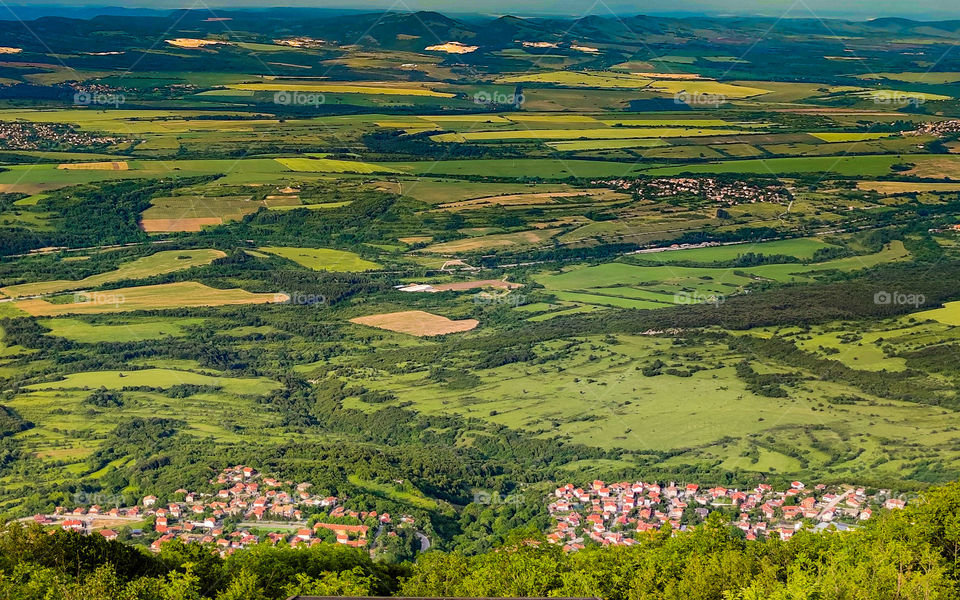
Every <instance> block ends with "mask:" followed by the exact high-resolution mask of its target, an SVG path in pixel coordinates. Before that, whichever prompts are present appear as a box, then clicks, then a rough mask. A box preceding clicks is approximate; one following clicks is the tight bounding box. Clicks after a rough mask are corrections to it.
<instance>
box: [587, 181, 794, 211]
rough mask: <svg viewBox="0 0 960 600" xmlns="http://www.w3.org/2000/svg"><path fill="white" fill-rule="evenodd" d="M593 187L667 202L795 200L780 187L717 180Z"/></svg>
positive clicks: (612, 183) (646, 182) (623, 182)
mask: <svg viewBox="0 0 960 600" xmlns="http://www.w3.org/2000/svg"><path fill="white" fill-rule="evenodd" d="M592 183H593V184H594V185H604V186H607V187H611V188H614V189H620V190H635V191H636V192H637V193H638V194H640V196H641V197H649V198H666V197H673V196H682V195H686V196H691V195H692V196H699V197H702V198H704V199H706V200H708V201H710V202H716V203H718V204H726V205H728V206H733V205H735V204H744V203H755V202H770V203H776V204H787V203H789V202H790V200H791V195H790V192H789V191H788V190H787V188H785V187H783V186H782V185H779V184H771V185H757V184H754V183H747V182H745V181H726V180H722V179H718V178H714V177H658V178H654V179H603V180H597V181H593V182H592Z"/></svg>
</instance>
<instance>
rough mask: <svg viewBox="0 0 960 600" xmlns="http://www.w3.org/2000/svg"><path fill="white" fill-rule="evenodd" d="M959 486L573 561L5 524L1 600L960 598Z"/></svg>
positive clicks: (534, 539)
mask: <svg viewBox="0 0 960 600" xmlns="http://www.w3.org/2000/svg"><path fill="white" fill-rule="evenodd" d="M958 558H960V484H950V485H948V486H945V487H942V488H937V489H932V490H930V491H928V492H927V493H925V494H924V495H923V496H922V498H921V499H920V500H919V501H918V502H917V503H915V504H914V505H911V506H909V507H908V508H906V509H905V510H902V511H892V512H887V513H884V514H882V515H881V516H880V517H879V518H877V519H875V520H872V521H870V522H868V523H867V524H865V525H864V526H863V527H861V528H859V529H856V530H854V531H849V532H834V533H828V534H817V533H813V532H809V531H801V532H798V533H797V534H796V535H794V536H793V537H792V538H791V539H790V540H788V541H780V540H779V539H776V538H771V539H767V540H762V541H747V540H745V539H744V537H743V535H742V533H741V532H740V531H739V530H737V529H734V528H730V527H727V526H726V525H725V524H724V523H723V522H722V521H721V519H719V518H710V519H708V520H707V522H706V523H704V524H703V525H701V526H699V527H697V528H695V529H693V530H691V531H689V532H685V533H679V532H671V531H670V530H669V529H662V530H660V531H655V532H650V533H649V534H647V535H646V536H645V537H644V538H643V539H642V540H641V541H640V542H639V543H638V544H637V545H635V546H633V547H617V548H603V547H600V546H593V547H588V548H586V549H585V550H582V551H580V552H575V553H569V554H564V553H563V551H562V550H561V549H560V547H559V546H557V545H555V544H550V543H548V542H547V541H546V540H545V539H544V538H542V537H541V536H540V534H539V533H538V532H536V531H531V530H529V529H527V530H522V529H521V530H515V531H514V532H513V533H512V534H511V535H510V536H509V538H508V540H507V541H506V542H505V543H504V544H503V545H502V546H500V547H498V548H495V549H493V550H492V551H490V552H486V553H483V554H479V555H476V556H469V557H468V556H465V555H463V554H460V553H457V552H454V553H443V552H428V553H426V554H423V555H421V556H420V557H419V558H418V560H417V562H416V563H414V564H412V565H411V564H404V565H388V564H383V563H378V562H374V561H373V560H371V559H370V557H369V555H367V554H366V553H365V552H362V551H358V550H355V549H351V548H345V547H338V546H335V545H327V544H321V545H317V546H313V547H310V548H289V547H286V546H284V545H280V546H277V547H270V546H266V545H261V546H257V547H254V548H252V549H251V550H250V551H247V552H242V553H236V554H233V555H231V556H228V557H225V558H222V557H220V556H219V554H217V553H216V551H215V550H214V549H213V548H211V547H204V546H200V545H183V544H181V543H179V542H176V541H174V542H170V543H168V544H166V545H164V546H163V548H162V550H161V551H160V552H159V553H158V554H156V555H149V554H146V553H144V552H142V551H141V550H138V549H135V548H131V547H129V546H125V545H123V544H120V543H118V542H110V541H106V540H104V539H103V538H102V537H100V536H81V535H79V534H76V533H73V532H64V531H57V532H53V533H46V532H44V531H42V530H41V529H40V528H39V527H34V526H31V527H24V526H22V525H20V524H15V523H11V524H8V525H7V526H6V527H5V528H4V529H3V531H2V533H0V594H2V597H4V598H9V599H11V600H20V599H23V600H27V599H31V600H32V599H33V598H41V597H42V598H50V599H56V600H60V599H63V600H73V599H80V598H83V599H86V600H100V599H104V600H106V599H111V600H112V599H115V598H123V599H124V600H141V599H142V600H154V599H157V600H173V599H178V600H179V599H196V600H204V599H216V600H228V599H230V600H232V599H237V600H240V599H244V600H272V599H277V598H285V597H287V596H289V595H293V594H313V595H332V596H337V595H360V596H365V595H405V596H447V597H458V596H459V597H462V596H490V597H497V596H538V597H545V596H557V597H570V596H580V597H590V596H595V597H599V598H604V599H606V600H646V599H651V600H652V599H655V598H656V599H677V600H681V599H683V600H688V599H695V600H760V599H776V600H796V599H802V600H816V599H821V598H843V599H850V600H860V599H862V600H908V599H910V600H912V599H917V600H920V599H923V600H936V599H948V598H955V597H956V595H957V593H958V592H960V581H958V575H960V567H958V563H957V561H958Z"/></svg>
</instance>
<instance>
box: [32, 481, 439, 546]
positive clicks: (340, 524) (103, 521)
mask: <svg viewBox="0 0 960 600" xmlns="http://www.w3.org/2000/svg"><path fill="white" fill-rule="evenodd" d="M210 483H211V484H212V485H214V486H215V487H218V488H219V490H218V491H216V492H214V493H198V492H192V491H188V490H186V489H183V488H181V489H178V490H176V492H174V494H173V495H172V499H171V500H170V501H167V502H161V501H160V500H159V499H158V498H157V497H156V496H154V495H148V496H144V497H143V498H142V499H140V501H139V503H137V504H136V505H135V506H112V507H109V508H108V507H107V506H101V505H100V504H92V505H83V504H79V505H78V506H77V507H76V508H73V509H72V510H67V509H65V508H63V507H57V509H56V510H55V512H54V513H53V514H50V515H35V516H34V517H32V520H33V521H35V522H36V523H38V524H40V525H42V526H49V527H59V528H62V529H65V530H71V531H77V532H80V533H83V534H88V535H94V534H95V535H102V536H103V537H104V538H106V539H108V540H115V539H118V538H120V532H119V531H118V530H120V529H126V530H127V531H128V532H129V539H128V540H126V541H131V540H135V539H141V540H143V541H144V542H147V541H149V548H150V550H153V551H154V552H158V551H160V548H161V546H162V545H163V544H164V543H166V542H169V541H171V540H174V539H177V540H180V541H182V542H184V543H199V544H212V545H215V546H216V547H217V548H218V549H219V551H220V553H221V554H230V553H232V552H235V551H237V550H240V549H243V548H247V547H249V546H252V545H255V544H259V543H269V544H271V545H277V544H278V543H280V542H286V543H287V544H289V545H290V546H292V547H299V546H303V547H307V546H313V545H316V544H320V543H336V544H342V545H345V546H350V547H354V548H372V542H373V541H375V540H376V539H377V538H379V537H380V536H382V535H386V536H388V537H397V536H398V535H403V536H404V537H410V536H416V537H418V538H420V540H421V542H422V540H425V539H426V537H425V536H423V534H422V533H420V532H419V531H418V530H417V529H416V528H415V525H416V519H415V518H414V517H412V516H410V515H401V516H399V517H398V518H396V519H394V517H392V516H391V515H390V514H389V513H378V512H377V511H375V510H370V511H356V510H348V509H346V508H345V507H344V506H343V504H342V502H343V500H345V498H338V497H336V496H326V495H323V494H314V493H312V492H311V489H312V488H313V487H314V486H313V484H311V483H309V482H302V483H295V482H292V481H278V480H277V479H274V478H273V477H267V476H264V475H262V474H261V473H259V472H257V471H255V470H254V469H253V468H251V467H246V466H243V465H237V466H234V467H230V468H227V469H224V470H223V471H222V472H221V473H219V475H218V476H217V477H216V478H215V479H211V480H210ZM92 499H93V500H97V499H98V497H97V496H92ZM28 520H29V519H28ZM427 546H429V543H427Z"/></svg>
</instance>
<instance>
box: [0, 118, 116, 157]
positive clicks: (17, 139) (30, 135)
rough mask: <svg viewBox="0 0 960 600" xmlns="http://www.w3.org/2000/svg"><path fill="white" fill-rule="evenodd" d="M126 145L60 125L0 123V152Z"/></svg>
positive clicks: (110, 136) (102, 135)
mask: <svg viewBox="0 0 960 600" xmlns="http://www.w3.org/2000/svg"><path fill="white" fill-rule="evenodd" d="M124 141H125V140H124V139H123V138H121V137H119V136H112V135H105V134H98V133H86V132H82V131H77V130H76V129H75V128H73V127H71V126H69V125H63V124H60V123H20V122H12V121H3V122H0V149H2V150H45V149H50V148H61V147H71V148H72V147H107V146H112V145H116V144H119V143H121V142H124Z"/></svg>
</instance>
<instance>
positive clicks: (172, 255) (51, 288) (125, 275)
mask: <svg viewBox="0 0 960 600" xmlns="http://www.w3.org/2000/svg"><path fill="white" fill-rule="evenodd" d="M224 256H226V253H225V252H223V251H221V250H211V249H203V250H164V251H161V252H157V253H155V254H151V255H149V256H144V257H142V258H138V259H135V260H133V261H130V262H128V263H124V264H121V265H120V266H119V267H118V268H117V269H115V270H113V271H108V272H106V273H100V274H98V275H91V276H89V277H86V278H84V279H79V280H77V281H66V280H56V281H40V282H36V283H24V284H20V285H11V286H7V287H4V288H0V292H3V294H5V295H6V296H9V297H13V298H16V297H23V296H42V295H48V294H54V293H57V292H63V291H68V290H79V289H84V288H92V287H97V286H100V285H103V284H106V283H111V282H114V281H122V280H125V279H145V278H147V277H153V276H155V275H163V274H165V273H173V272H175V271H180V270H183V269H190V268H192V267H199V266H203V265H208V264H210V263H212V262H213V261H214V260H216V259H218V258H223V257H224Z"/></svg>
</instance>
